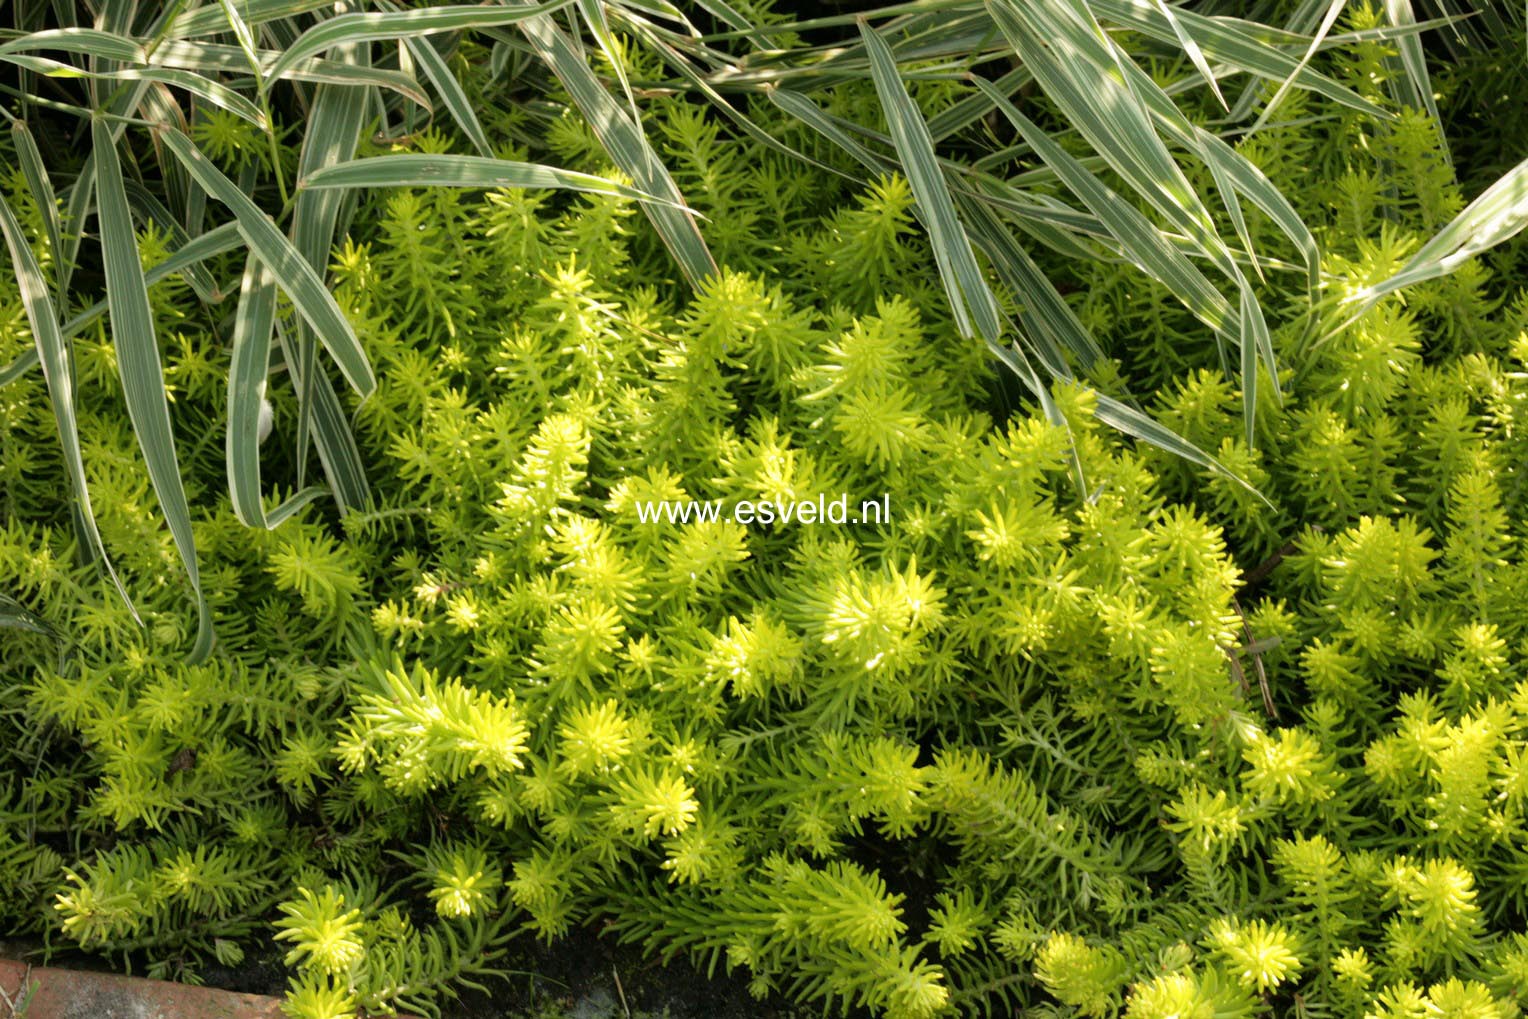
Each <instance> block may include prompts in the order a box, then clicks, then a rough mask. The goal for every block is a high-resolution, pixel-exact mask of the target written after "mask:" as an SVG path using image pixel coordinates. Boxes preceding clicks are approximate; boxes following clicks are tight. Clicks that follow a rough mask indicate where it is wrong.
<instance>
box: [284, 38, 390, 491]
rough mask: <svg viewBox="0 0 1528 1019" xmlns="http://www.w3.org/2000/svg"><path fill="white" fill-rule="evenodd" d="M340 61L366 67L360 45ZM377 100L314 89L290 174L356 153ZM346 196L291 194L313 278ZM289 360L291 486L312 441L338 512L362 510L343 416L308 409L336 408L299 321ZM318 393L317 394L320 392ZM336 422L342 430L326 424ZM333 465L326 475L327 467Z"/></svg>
mask: <svg viewBox="0 0 1528 1019" xmlns="http://www.w3.org/2000/svg"><path fill="white" fill-rule="evenodd" d="M331 55H332V56H333V57H334V58H335V59H337V60H339V61H340V62H342V63H356V64H364V63H367V62H368V61H369V55H368V53H367V47H366V46H365V45H363V44H359V43H351V44H348V45H345V46H340V47H337V48H336V49H335V50H334V51H333V52H332V54H331ZM375 97H376V92H375V90H374V89H369V88H365V89H363V88H351V87H347V86H341V85H320V86H319V87H318V92H317V95H316V97H315V99H314V102H313V110H312V113H311V115H310V117H309V120H308V130H307V132H306V133H305V135H304V137H303V143H302V151H301V153H300V154H299V156H298V166H297V172H298V176H299V177H301V176H302V175H304V174H308V173H312V172H314V171H316V170H320V169H323V168H324V167H327V166H333V165H335V164H337V163H342V162H345V161H346V160H349V159H350V158H351V157H352V156H354V155H355V150H356V146H357V144H358V143H359V141H360V136H361V130H362V128H363V126H364V123H365V118H366V108H367V102H368V100H370V99H373V98H375ZM346 198H347V195H346V193H345V192H344V191H341V190H338V189H332V190H331V189H310V190H300V191H299V192H298V193H297V199H296V203H295V209H294V213H293V217H292V242H293V244H294V245H295V246H296V248H297V251H298V253H299V254H301V255H302V257H303V258H305V259H306V260H307V262H308V264H309V265H311V266H312V267H313V269H314V271H315V272H319V273H322V272H323V271H324V269H325V266H326V263H327V261H328V256H329V250H330V246H331V245H332V244H333V243H334V234H335V229H336V227H337V225H338V222H339V215H340V209H341V207H342V206H343V205H344V202H345V200H346ZM293 344H294V346H295V351H294V356H295V358H296V360H297V361H298V362H299V364H300V367H299V368H298V370H297V371H295V372H293V373H292V376H291V377H292V378H293V379H297V378H301V379H302V380H303V382H302V385H300V386H299V387H298V389H297V399H298V418H297V479H298V480H297V484H298V487H299V488H302V487H304V484H305V481H306V478H307V465H308V443H309V441H310V439H311V440H312V441H313V442H315V443H317V445H318V448H319V460H320V462H321V463H323V464H325V465H326V473H327V476H328V479H329V485H330V487H331V488H332V489H333V491H334V498H335V501H336V502H337V503H338V505H339V507H340V510H341V512H344V511H345V510H347V509H350V508H353V507H357V506H362V505H364V504H365V503H366V502H367V501H368V500H369V499H370V497H371V493H370V489H369V486H368V485H367V483H366V470H365V467H364V465H363V464H362V462H361V453H360V450H359V449H358V448H357V446H356V441H355V436H354V435H353V434H352V433H351V430H350V428H349V427H348V426H346V425H344V417H343V415H342V414H341V415H335V414H332V413H326V414H324V415H323V416H322V420H323V421H325V422H327V423H328V424H325V425H322V426H319V425H317V422H318V421H319V420H320V415H319V414H317V413H315V410H314V408H315V407H316V406H317V405H318V403H319V402H320V401H322V402H323V404H324V406H326V407H330V408H332V407H336V406H338V404H339V400H338V398H337V397H336V396H335V394H334V390H333V387H331V386H330V384H329V379H328V378H327V377H326V376H325V375H324V373H323V372H320V371H317V370H316V368H315V361H316V351H317V338H316V337H315V336H314V335H313V332H312V329H311V328H310V327H308V326H307V324H306V323H299V325H298V329H297V333H296V336H295V338H294V340H293ZM320 389H322V390H324V393H323V394H322V395H320V394H319V392H318V391H319V390H320ZM336 421H338V422H339V423H340V424H341V426H342V427H340V428H339V429H337V430H336V429H335V428H333V427H332V425H333V424H334V423H335V422H336ZM331 464H332V465H334V468H333V469H332V470H330V469H328V467H327V465H331Z"/></svg>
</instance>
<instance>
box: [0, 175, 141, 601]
mask: <svg viewBox="0 0 1528 1019" xmlns="http://www.w3.org/2000/svg"><path fill="white" fill-rule="evenodd" d="M0 233H3V234H4V235H5V246H6V248H7V249H9V251H10V256H11V267H12V269H13V270H14V272H15V273H16V285H17V287H18V289H19V290H20V292H21V303H22V306H23V307H24V308H25V310H26V315H27V324H28V325H29V326H31V329H32V336H33V338H34V340H35V342H36V344H37V354H38V359H39V361H40V362H41V364H42V371H43V378H44V379H45V380H46V383H47V388H48V403H49V405H50V406H51V407H52V409H53V420H54V423H55V425H56V426H57V429H58V440H59V447H60V449H61V451H62V452H63V456H64V467H65V469H66V471H67V472H68V477H69V485H70V488H71V490H72V495H73V497H74V505H75V508H76V510H77V512H76V513H75V519H76V521H77V522H78V524H79V531H80V538H81V541H82V542H83V543H84V545H85V551H86V554H87V556H88V557H89V558H90V559H92V560H94V561H97V562H100V563H101V564H102V565H103V566H104V567H105V568H106V573H107V576H108V577H110V578H111V583H112V586H114V587H115V588H116V589H117V593H118V594H119V595H121V597H122V601H123V603H124V604H126V605H127V608H128V611H129V612H131V613H132V616H133V619H134V621H136V622H139V623H141V622H142V619H141V618H140V617H139V616H138V610H137V609H136V608H135V607H134V606H133V600H132V598H130V597H129V596H128V593H127V588H126V587H124V586H123V584H122V580H121V578H120V577H118V576H117V571H116V569H114V568H113V567H112V565H111V558H110V557H109V556H107V554H106V548H105V546H104V545H103V544H102V543H101V532H100V529H99V528H98V527H97V526H96V522H95V513H94V512H93V511H92V509H91V505H90V489H89V486H88V485H87V484H86V481H85V461H84V457H83V454H82V453H81V451H80V431H79V421H78V419H77V418H76V416H75V412H74V376H73V371H72V368H71V363H72V360H73V358H72V356H71V353H70V350H69V343H68V341H67V340H66V339H64V335H63V333H62V332H61V331H60V330H59V326H58V314H57V312H56V311H55V310H54V305H53V301H52V299H51V298H50V297H49V296H48V284H47V282H46V280H44V279H43V274H42V267H41V266H39V265H38V263H37V256H36V255H35V254H34V253H33V251H32V247H31V245H30V244H29V243H27V237H26V234H25V233H23V232H22V229H21V224H20V222H18V221H17V219H16V215H15V213H13V212H12V211H11V207H10V203H9V202H8V201H5V200H3V199H0Z"/></svg>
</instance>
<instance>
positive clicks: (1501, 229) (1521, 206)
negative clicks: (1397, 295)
mask: <svg viewBox="0 0 1528 1019" xmlns="http://www.w3.org/2000/svg"><path fill="white" fill-rule="evenodd" d="M1525 226H1528V160H1524V161H1523V162H1521V163H1519V164H1518V165H1517V166H1515V167H1513V168H1512V169H1511V170H1509V171H1508V172H1507V173H1506V174H1504V175H1503V176H1502V177H1501V179H1500V180H1498V181H1497V182H1496V183H1494V184H1492V185H1491V186H1490V187H1488V188H1486V190H1485V191H1484V192H1483V193H1482V194H1481V195H1480V197H1478V198H1476V199H1475V200H1474V201H1473V202H1471V203H1470V204H1469V205H1467V206H1465V208H1464V211H1463V212H1461V213H1459V215H1457V216H1455V217H1454V219H1453V221H1452V222H1450V223H1449V224H1448V225H1447V226H1445V227H1444V228H1443V229H1442V230H1439V231H1438V233H1437V234H1435V235H1434V236H1433V238H1432V239H1431V240H1429V241H1428V242H1427V243H1426V244H1424V245H1422V247H1421V249H1420V250H1418V251H1417V253H1416V254H1415V255H1413V256H1411V259H1410V260H1409V261H1408V262H1407V263H1406V264H1405V265H1404V266H1402V267H1401V269H1400V271H1399V272H1397V273H1396V274H1395V275H1394V276H1391V277H1390V278H1389V279H1387V280H1384V281H1383V282H1380V283H1376V284H1374V285H1372V286H1369V287H1367V288H1365V289H1364V290H1362V291H1360V292H1359V293H1357V294H1355V295H1354V296H1353V298H1352V300H1353V301H1356V302H1358V303H1359V304H1360V306H1361V308H1367V307H1369V306H1371V305H1373V303H1374V302H1375V301H1377V300H1379V299H1380V298H1381V297H1383V296H1385V295H1386V294H1392V293H1394V292H1395V291H1397V290H1401V289H1403V288H1405V287H1409V286H1412V285H1413V284H1416V283H1421V282H1423V281H1425V280H1430V279H1437V278H1438V277H1440V276H1446V275H1448V274H1449V273H1451V272H1453V271H1454V270H1456V269H1458V268H1459V267H1460V266H1461V265H1463V264H1464V263H1465V262H1467V261H1469V260H1470V259H1472V258H1474V257H1475V256H1476V255H1479V254H1481V253H1482V252H1484V251H1487V250H1489V249H1491V248H1493V247H1495V246H1496V245H1498V244H1501V243H1502V242H1504V241H1507V240H1509V239H1511V238H1512V237H1515V236H1516V235H1517V234H1518V233H1520V232H1521V231H1522V229H1523V228H1524V227H1525Z"/></svg>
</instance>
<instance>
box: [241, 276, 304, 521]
mask: <svg viewBox="0 0 1528 1019" xmlns="http://www.w3.org/2000/svg"><path fill="white" fill-rule="evenodd" d="M275 325H276V279H275V277H274V276H273V275H271V272H270V270H268V269H266V268H265V266H264V265H262V264H261V263H260V260H259V259H258V258H256V257H255V256H254V255H251V256H249V259H248V260H247V261H246V262H245V266H244V276H243V280H242V282H241V283H240V286H239V307H238V310H237V312H236V313H235V315H234V329H233V353H232V356H231V358H230V362H229V370H228V432H227V440H226V442H225V443H224V452H225V458H226V461H227V465H228V492H229V495H230V497H231V499H232V502H233V510H234V513H235V514H236V515H237V516H238V518H239V520H240V521H242V522H243V523H244V524H246V525H247V526H249V527H263V528H274V527H276V526H278V525H279V524H281V523H282V521H284V520H286V519H287V518H289V517H290V516H291V515H292V514H294V513H296V512H297V511H298V510H300V509H302V508H303V507H304V506H306V505H307V504H308V503H310V502H312V501H313V500H314V499H315V498H317V497H318V496H320V495H322V494H323V492H324V490H323V488H321V487H319V486H317V485H313V486H309V487H308V488H305V489H303V490H302V491H299V492H298V493H297V494H296V495H294V496H293V497H292V498H290V499H288V500H287V501H286V502H284V503H282V504H281V505H280V506H278V507H277V508H276V509H275V510H273V511H271V513H270V514H268V515H267V514H266V512H265V506H264V504H263V502H262V501H261V498H260V416H261V410H262V408H263V407H265V406H267V402H266V399H267V398H266V393H265V387H266V379H267V375H268V373H269V370H270V356H271V335H272V333H273V331H274V329H275Z"/></svg>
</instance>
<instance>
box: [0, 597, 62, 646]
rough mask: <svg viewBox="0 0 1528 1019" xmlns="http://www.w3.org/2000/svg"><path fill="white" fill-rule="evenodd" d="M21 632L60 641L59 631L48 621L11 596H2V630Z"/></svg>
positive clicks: (0, 610)
mask: <svg viewBox="0 0 1528 1019" xmlns="http://www.w3.org/2000/svg"><path fill="white" fill-rule="evenodd" d="M7 629H8V630H21V631H22V632H23V633H36V634H40V635H41V636H44V637H52V638H53V639H55V640H57V639H59V634H58V631H57V630H55V629H53V627H51V626H49V625H48V621H47V620H45V619H43V618H42V617H41V616H39V615H38V614H37V613H35V612H33V611H32V610H31V609H29V608H27V607H26V606H25V605H23V604H21V603H20V602H19V601H17V600H16V599H15V598H12V597H11V596H10V595H6V594H0V630H7Z"/></svg>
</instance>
